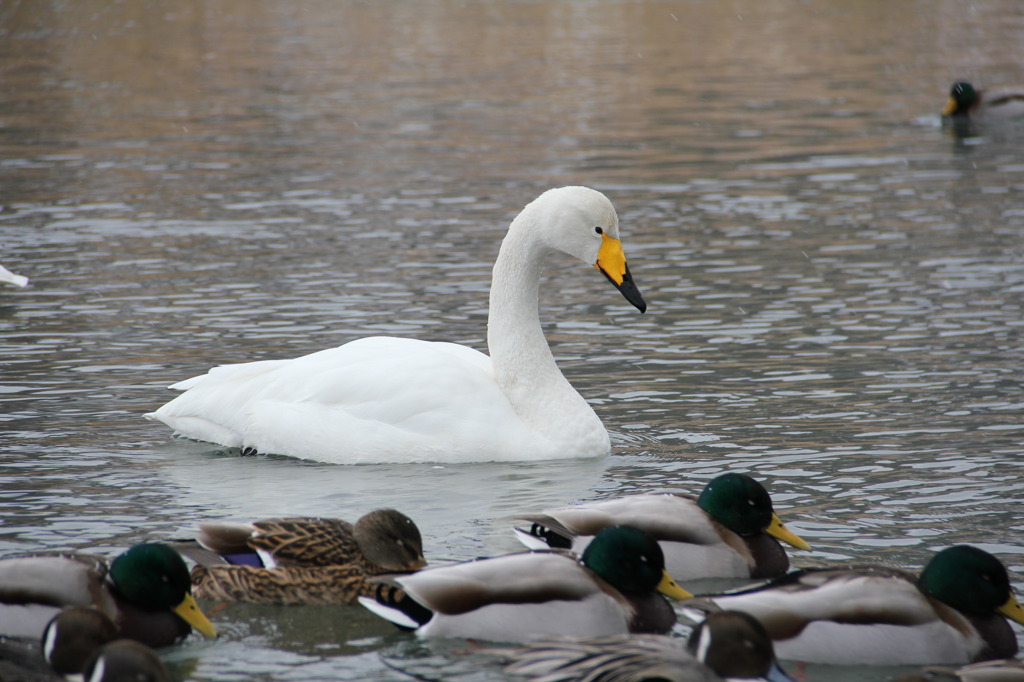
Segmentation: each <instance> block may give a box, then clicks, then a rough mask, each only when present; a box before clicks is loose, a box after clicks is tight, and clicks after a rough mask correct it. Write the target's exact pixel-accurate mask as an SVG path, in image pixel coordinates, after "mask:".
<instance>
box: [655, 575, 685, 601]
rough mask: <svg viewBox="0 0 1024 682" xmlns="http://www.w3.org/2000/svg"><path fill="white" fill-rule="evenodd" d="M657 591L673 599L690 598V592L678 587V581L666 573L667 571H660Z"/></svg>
mask: <svg viewBox="0 0 1024 682" xmlns="http://www.w3.org/2000/svg"><path fill="white" fill-rule="evenodd" d="M658 592H661V593H662V594H663V595H665V596H666V597H672V598H673V599H690V598H691V597H693V595H692V594H690V593H689V592H687V591H686V590H684V589H683V588H681V587H679V583H677V582H676V581H675V579H674V578H673V577H672V576H670V575H669V574H668V571H662V572H661V582H660V583H658Z"/></svg>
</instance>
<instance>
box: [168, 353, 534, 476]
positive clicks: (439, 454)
mask: <svg viewBox="0 0 1024 682" xmlns="http://www.w3.org/2000/svg"><path fill="white" fill-rule="evenodd" d="M175 387H181V388H185V389H186V391H185V392H184V393H183V394H182V395H180V396H178V397H177V398H176V399H174V400H172V401H171V402H169V403H167V404H166V405H164V406H163V407H161V408H160V409H159V410H157V411H156V412H154V413H153V414H152V415H151V418H155V419H158V420H159V421H162V422H164V423H166V424H168V425H169V426H171V427H172V428H174V429H175V431H177V432H178V433H179V434H180V435H183V436H186V437H189V438H195V439H197V440H208V441H212V442H216V443H220V444H221V445H227V446H230V447H242V446H245V447H253V448H255V449H256V450H258V451H260V452H267V453H276V454H283V455H291V456H294V457H303V458H309V459H316V460H320V461H327V462H342V463H360V462H379V461H384V460H387V461H410V462H412V461H469V460H474V461H480V460H481V459H486V458H487V454H486V453H487V449H488V448H489V447H492V446H493V443H494V441H495V440H496V436H497V437H498V440H499V442H502V443H504V444H505V445H506V447H507V449H508V452H507V453H497V456H495V455H493V454H492V455H491V456H492V457H493V458H495V459H500V458H502V455H504V456H505V458H514V459H530V458H531V457H530V456H529V453H530V452H531V450H534V451H535V450H537V449H538V447H540V446H541V445H543V444H542V443H538V438H537V436H536V434H534V433H533V432H531V431H530V430H529V429H527V428H526V427H525V426H524V425H523V424H522V422H521V420H519V418H518V416H517V415H516V414H515V411H514V410H513V409H512V406H511V404H510V403H509V402H508V399H507V398H506V397H505V395H504V393H502V392H501V390H500V389H499V388H498V386H497V384H496V383H495V382H494V378H493V373H492V372H491V368H490V359H489V358H488V357H487V356H486V355H484V354H483V353H480V352H479V351H476V350H473V349H471V348H468V347H466V346H459V345H456V344H450V343H433V342H426V341H419V340H415V339H401V338H392V337H370V338H364V339H359V340H357V341H353V342H351V343H348V344H345V345H343V346H339V347H337V348H331V349H327V350H323V351H319V352H317V353H312V354H310V355H306V356H303V357H300V358H296V359H294V360H284V361H266V362H254V363H245V364H240V365H225V366H222V367H217V368H215V369H213V370H211V371H210V372H209V373H208V374H205V375H202V376H200V377H194V378H192V379H189V380H187V381H185V382H182V383H181V384H176V385H175ZM482 453H484V455H483V456H482ZM524 453H525V456H523V455H524ZM542 456H548V457H550V456H552V455H551V453H550V452H548V451H544V452H543V453H542Z"/></svg>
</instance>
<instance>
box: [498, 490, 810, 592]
mask: <svg viewBox="0 0 1024 682" xmlns="http://www.w3.org/2000/svg"><path fill="white" fill-rule="evenodd" d="M517 518H519V519H523V520H525V521H530V522H532V524H533V525H532V527H531V528H530V529H529V530H526V529H518V528H517V529H516V535H517V536H518V537H519V539H520V540H521V541H522V542H523V543H524V544H525V545H526V546H528V547H530V548H533V549H539V548H543V547H557V548H566V549H572V550H574V551H576V552H580V551H582V550H583V548H585V547H586V546H587V545H588V544H589V543H590V541H591V539H592V538H593V537H594V534H595V533H597V532H598V531H600V530H601V529H602V528H606V527H608V526H613V525H618V524H628V525H631V526H634V527H636V528H640V529H642V530H644V531H646V532H647V533H649V534H650V535H651V536H652V537H654V538H655V539H656V540H657V541H658V544H660V545H661V549H662V551H663V552H664V555H665V566H666V568H667V570H668V572H669V573H670V574H671V575H672V576H674V577H675V578H677V579H678V580H683V581H689V580H696V579H699V578H773V577H776V576H779V575H782V574H783V573H785V572H786V571H787V570H788V569H789V557H788V556H787V554H786V550H784V549H783V548H782V545H780V544H779V542H778V541H779V540H782V541H783V542H786V543H788V544H790V545H792V546H793V547H796V548H798V549H810V546H809V545H808V544H807V543H806V542H804V541H803V540H802V539H801V538H800V537H799V536H797V535H796V534H795V533H793V532H792V531H790V530H789V529H788V528H786V526H785V525H784V524H783V523H782V521H781V520H780V519H779V517H778V515H777V514H776V513H775V511H774V509H773V507H772V500H771V497H770V496H769V495H768V491H767V490H765V488H764V486H763V485H761V484H760V483H758V482H757V481H756V480H754V479H753V478H751V477H750V476H747V475H746V474H740V473H727V474H722V475H721V476H718V477H716V478H714V479H712V480H711V481H710V482H709V483H708V484H707V485H706V486H705V487H704V490H703V491H702V492H701V494H700V496H699V497H692V496H689V495H681V494H666V495H661V494H658V495H653V494H643V495H627V496H625V497H620V498H616V499H612V500H605V501H601V502H590V503H586V504H582V505H578V506H573V507H563V508H560V509H552V510H548V511H545V512H543V513H541V514H522V515H519V516H517Z"/></svg>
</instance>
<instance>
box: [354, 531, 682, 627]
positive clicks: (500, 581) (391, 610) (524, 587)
mask: <svg viewBox="0 0 1024 682" xmlns="http://www.w3.org/2000/svg"><path fill="white" fill-rule="evenodd" d="M664 566H665V564H664V558H663V557H662V554H661V548H660V547H659V546H658V543H657V542H656V541H655V540H654V539H653V538H651V537H650V536H649V535H647V534H646V533H644V532H643V531H641V530H638V529H636V528H631V527H628V526H614V527H611V528H606V529H604V530H602V531H601V532H600V533H598V535H597V537H595V538H594V541H593V542H591V543H590V545H589V546H588V547H587V549H586V550H585V551H584V552H583V556H582V557H577V556H576V555H575V554H573V553H571V552H566V551H558V550H547V551H536V552H525V553H521V554H506V555H504V556H499V557H494V558H491V559H481V560H477V561H468V562H465V563H460V564H453V565H450V566H441V567H438V568H432V569H426V570H423V571H420V572H419V573H414V574H411V575H408V576H400V577H396V578H393V579H390V578H389V579H383V578H382V579H378V581H379V582H380V583H381V584H380V588H381V589H380V590H379V591H378V594H377V596H376V598H373V599H371V598H368V597H361V598H360V600H359V601H360V603H361V604H363V605H364V606H365V607H366V608H368V609H370V610H371V611H373V612H374V613H376V614H378V615H380V616H381V617H383V618H386V619H388V620H390V621H392V622H393V623H395V624H397V625H399V626H400V627H403V628H406V629H411V630H415V631H416V632H417V633H418V634H420V635H424V636H440V637H467V638H474V639H489V640H496V641H519V640H522V639H524V638H527V637H532V636H540V635H548V636H580V637H587V636H589V637H595V636H602V635H611V634H624V633H628V632H655V633H665V632H668V631H669V629H671V627H672V625H673V624H674V623H675V621H676V616H675V611H674V610H673V608H672V606H671V605H670V604H669V603H668V602H667V601H666V600H665V598H664V597H663V596H662V595H663V594H664V595H667V596H670V597H673V598H675V599H685V598H687V596H688V595H689V593H688V592H686V591H685V590H683V589H682V588H680V587H679V586H678V585H677V584H676V583H675V581H674V580H672V578H671V577H670V576H669V574H668V573H667V572H666V571H665V568H664Z"/></svg>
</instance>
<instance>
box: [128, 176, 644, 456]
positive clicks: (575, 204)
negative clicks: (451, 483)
mask: <svg viewBox="0 0 1024 682" xmlns="http://www.w3.org/2000/svg"><path fill="white" fill-rule="evenodd" d="M558 252H562V253H566V254H569V255H572V256H575V257H576V258H579V259H580V260H582V261H584V262H585V263H592V264H594V266H595V267H596V268H598V269H599V270H601V272H602V273H604V275H605V276H606V277H607V278H608V279H609V281H611V282H612V283H613V284H614V285H615V287H616V288H617V289H618V290H619V291H620V292H621V293H622V295H623V296H625V298H626V300H627V301H629V302H630V303H632V304H633V305H634V306H636V307H637V308H638V309H639V310H640V311H641V312H643V311H644V310H646V308H647V306H646V304H645V303H644V300H643V297H642V296H641V295H640V291H639V290H638V289H637V287H636V285H635V284H634V283H633V279H632V277H631V276H630V273H629V268H628V267H627V266H626V258H625V256H624V255H623V252H622V245H621V243H620V242H619V220H618V217H617V216H616V214H615V209H614V208H613V207H612V204H611V202H610V201H609V200H608V199H607V197H605V196H604V195H603V194H601V193H600V192H597V191H595V190H592V189H588V188H586V187H562V188H559V189H552V190H549V191H547V192H545V193H544V194H542V195H540V197H538V198H537V199H535V200H534V201H533V202H531V203H530V204H529V205H527V206H526V208H524V209H523V211H522V212H521V213H520V214H519V215H518V216H516V218H515V220H513V221H512V224H511V225H510V226H509V229H508V233H507V234H506V236H505V239H504V240H503V241H502V243H501V248H500V249H499V251H498V258H497V261H496V262H495V264H494V272H493V277H492V283H491V295H490V313H489V316H488V322H487V345H488V347H489V349H490V352H491V355H490V357H488V356H487V355H485V354H483V353H481V352H479V351H476V350H474V349H472V348H468V347H466V346H460V345H456V344H452V343H437V342H428V341H420V340H416V339H404V338H393V337H369V338H364V339H359V340H356V341H352V342H350V343H347V344H345V345H343V346H339V347H338V348H331V349H328V350H323V351H320V352H317V353H313V354H311V355H306V356H303V357H300V358H296V359H293V360H270V361H263V362H249V363H244V364H237V365H225V366H222V367H215V368H214V369H212V370H210V372H209V373H207V374H204V375H202V376H198V377H194V378H192V379H188V380H186V381H182V382H179V383H177V384H174V385H173V386H171V388H174V389H179V390H184V391H185V392H184V393H183V394H181V395H180V396H178V397H177V398H175V399H174V400H172V401H171V402H169V403H167V404H166V405H164V406H163V407H161V408H160V409H158V410H157V411H156V412H153V413H151V414H147V415H146V417H147V418H149V419H154V420H158V421H162V422H163V423H165V424H167V425H168V426H170V427H172V428H173V429H174V430H175V432H176V433H177V434H178V435H182V436H185V437H188V438H193V439H196V440H203V441H210V442H213V443H218V444H220V445H226V446H229V447H239V448H243V449H252V450H255V451H258V452H262V453H275V454H280V455H288V456H292V457H300V458H303V459H313V460H318V461H322V462H335V463H341V464H358V463H370V462H482V461H521V460H539V459H552V458H569V457H596V456H601V455H605V454H607V453H608V452H609V451H610V450H611V445H610V442H609V439H608V433H607V431H605V429H604V426H603V425H602V424H601V420H600V419H598V417H597V415H596V414H595V413H594V411H593V410H592V409H591V408H590V406H589V405H588V404H587V402H586V401H585V400H584V399H583V397H582V396H580V394H579V393H577V392H576V391H575V389H573V387H572V386H571V385H570V384H569V382H568V381H567V380H566V378H565V377H564V376H562V373H561V372H560V371H559V370H558V366H557V365H556V364H555V360H554V357H552V355H551V350H550V348H548V344H547V340H546V339H545V338H544V332H543V330H542V329H541V326H540V319H539V317H538V313H537V300H538V293H539V288H540V272H541V265H542V264H543V262H544V260H545V259H546V258H547V257H548V256H549V255H551V254H555V253H558Z"/></svg>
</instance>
